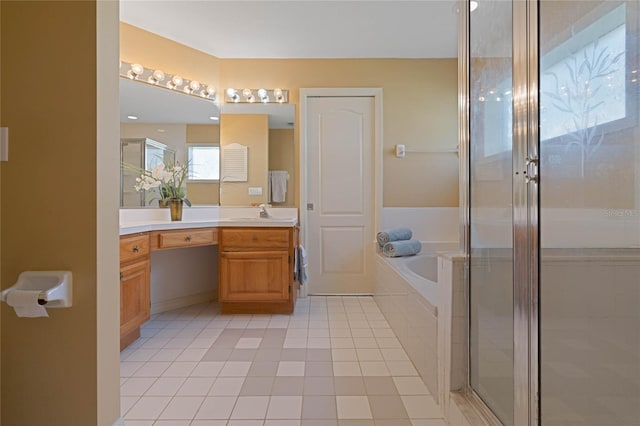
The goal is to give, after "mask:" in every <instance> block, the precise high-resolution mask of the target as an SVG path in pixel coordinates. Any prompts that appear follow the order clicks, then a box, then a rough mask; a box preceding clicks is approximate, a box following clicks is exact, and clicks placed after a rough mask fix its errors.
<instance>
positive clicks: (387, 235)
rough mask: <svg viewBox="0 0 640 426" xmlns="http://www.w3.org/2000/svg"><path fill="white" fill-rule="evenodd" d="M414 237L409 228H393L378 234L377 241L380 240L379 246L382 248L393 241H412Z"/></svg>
mask: <svg viewBox="0 0 640 426" xmlns="http://www.w3.org/2000/svg"><path fill="white" fill-rule="evenodd" d="M412 236H413V233H412V232H411V229H409V228H391V229H386V230H384V231H382V232H378V235H376V239H377V240H378V245H379V246H380V247H382V246H384V245H385V244H387V243H389V242H391V241H402V240H410V239H411V237H412Z"/></svg>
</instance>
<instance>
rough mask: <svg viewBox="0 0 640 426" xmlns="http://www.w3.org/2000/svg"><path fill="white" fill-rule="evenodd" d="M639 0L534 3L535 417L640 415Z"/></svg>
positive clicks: (568, 419)
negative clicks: (537, 146)
mask: <svg viewBox="0 0 640 426" xmlns="http://www.w3.org/2000/svg"><path fill="white" fill-rule="evenodd" d="M639 4H640V3H638V2H637V0H636V1H628V2H621V1H571V2H567V1H556V0H544V1H542V2H541V3H540V126H541V127H540V135H541V141H540V154H541V157H540V173H541V181H540V206H541V211H540V226H541V234H540V238H541V250H542V251H541V265H540V309H541V313H540V376H541V378H540V381H541V421H542V424H543V425H545V426H553V425H581V426H583V425H584V426H588V425H593V426H596V425H637V424H639V423H638V422H639V421H640V332H639V331H638V330H640V127H639V120H638V93H640V84H639V83H638V73H639V71H638V68H639V67H638V60H639V58H638V46H639V40H638V38H639V32H638V15H639V13H638V8H639Z"/></svg>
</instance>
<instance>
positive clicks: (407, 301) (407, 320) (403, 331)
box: [374, 243, 456, 398]
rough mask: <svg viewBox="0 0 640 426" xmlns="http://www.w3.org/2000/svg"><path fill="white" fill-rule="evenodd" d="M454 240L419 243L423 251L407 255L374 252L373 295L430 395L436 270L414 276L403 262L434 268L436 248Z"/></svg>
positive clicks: (434, 369)
mask: <svg viewBox="0 0 640 426" xmlns="http://www.w3.org/2000/svg"><path fill="white" fill-rule="evenodd" d="M455 245H456V243H450V244H433V245H428V244H423V248H424V249H423V251H424V253H422V254H420V255H418V256H412V257H408V258H385V257H383V256H381V255H380V256H376V265H375V268H376V269H375V271H376V279H375V290H374V297H375V300H376V302H377V303H378V306H380V310H381V311H382V313H383V314H384V316H385V317H386V319H387V321H388V322H389V325H390V326H391V328H392V329H393V331H394V332H395V334H396V335H397V336H398V339H399V340H400V343H402V346H403V347H404V348H405V350H406V351H407V354H408V355H409V358H410V359H411V361H412V362H413V363H414V365H415V367H416V369H417V370H418V372H419V373H420V376H421V377H422V379H423V380H424V382H425V384H426V385H427V387H428V388H429V391H430V392H431V394H432V395H434V396H436V398H437V396H438V351H437V343H438V340H437V336H438V330H437V329H438V315H439V314H438V311H439V308H438V306H439V301H438V298H439V289H438V284H437V282H436V281H437V279H438V278H437V272H436V271H427V272H431V273H427V274H425V275H427V276H428V277H431V278H432V279H433V278H435V280H436V281H432V280H429V279H427V278H425V277H422V276H418V275H417V274H416V273H415V272H414V271H413V270H412V269H418V268H413V267H412V265H407V262H421V261H424V262H425V263H426V264H430V265H431V267H432V268H434V269H435V268H436V261H435V259H436V254H435V253H436V250H438V249H440V250H446V249H452V248H454V247H455Z"/></svg>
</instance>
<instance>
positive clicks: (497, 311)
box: [469, 0, 514, 425]
mask: <svg viewBox="0 0 640 426" xmlns="http://www.w3.org/2000/svg"><path fill="white" fill-rule="evenodd" d="M511 16H512V6H511V3H510V2H506V1H503V0H489V1H484V2H482V4H481V6H480V7H478V9H477V10H475V11H474V12H473V13H472V14H471V15H470V17H469V34H470V38H469V88H470V94H469V116H470V121H469V126H470V127H469V133H470V136H469V139H470V140H469V159H470V173H469V179H470V188H469V201H470V212H469V220H470V227H471V232H470V241H469V243H470V248H469V265H470V269H469V278H470V302H471V303H470V308H471V310H470V336H469V338H470V378H469V379H470V385H471V387H472V389H473V390H474V391H475V393H476V395H478V396H479V397H480V398H481V399H482V400H483V401H484V402H485V403H486V404H487V405H488V406H489V407H490V408H491V410H492V411H493V413H494V414H495V415H496V416H497V417H498V418H499V419H500V421H502V423H504V424H505V425H513V424H514V411H513V407H514V398H513V387H514V376H513V371H514V364H513V362H514V359H513V346H514V340H513V336H514V334H513V312H514V311H513V307H514V305H513V261H514V258H513V206H512V193H513V184H512V157H513V138H512V121H513V120H512V115H513V110H512V93H513V89H512V86H513V65H512V63H513V57H512V50H513V49H512V42H511V40H512V24H511V22H512V19H511Z"/></svg>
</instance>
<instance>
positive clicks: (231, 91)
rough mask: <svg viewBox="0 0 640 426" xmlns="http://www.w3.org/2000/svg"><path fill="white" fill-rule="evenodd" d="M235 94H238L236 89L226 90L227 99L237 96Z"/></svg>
mask: <svg viewBox="0 0 640 426" xmlns="http://www.w3.org/2000/svg"><path fill="white" fill-rule="evenodd" d="M237 94H238V91H237V90H236V89H233V88H231V87H230V88H228V89H227V96H228V97H230V98H233V97H234V96H237Z"/></svg>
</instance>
